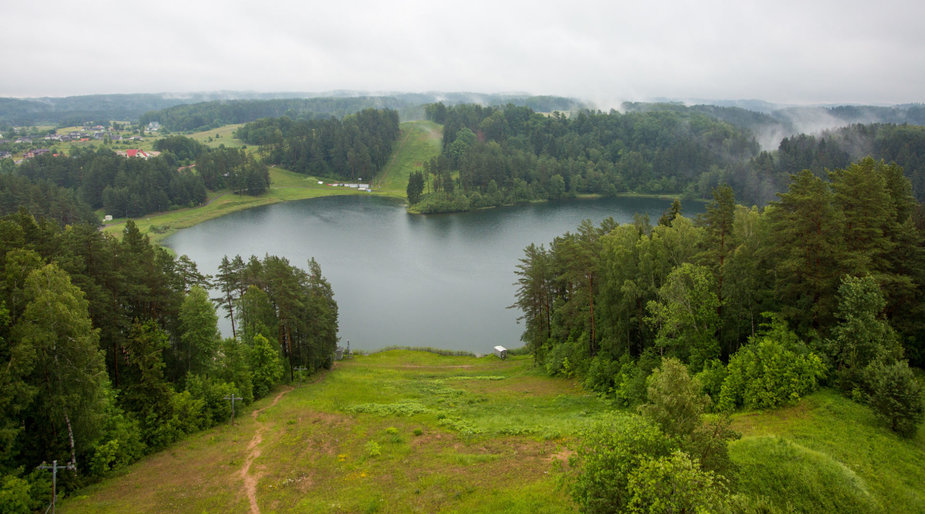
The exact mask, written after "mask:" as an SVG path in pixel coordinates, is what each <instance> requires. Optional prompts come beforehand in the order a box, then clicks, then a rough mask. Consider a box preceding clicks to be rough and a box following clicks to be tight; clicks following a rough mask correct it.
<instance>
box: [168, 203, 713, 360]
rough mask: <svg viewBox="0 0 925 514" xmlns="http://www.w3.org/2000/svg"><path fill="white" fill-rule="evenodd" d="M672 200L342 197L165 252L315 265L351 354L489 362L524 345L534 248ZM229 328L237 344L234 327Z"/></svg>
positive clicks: (194, 237)
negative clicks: (425, 203) (586, 223)
mask: <svg viewBox="0 0 925 514" xmlns="http://www.w3.org/2000/svg"><path fill="white" fill-rule="evenodd" d="M670 203H671V202H670V201H668V200H660V199H652V198H619V199H592V200H563V201H559V202H553V203H542V204H530V205H522V206H516V207H504V208H498V209H490V210H483V211H477V212H470V213H460V214H441V215H428V216H420V215H410V214H408V213H407V212H406V211H405V208H404V205H403V204H402V203H401V202H398V201H395V200H390V199H386V198H379V197H374V196H335V197H326V198H316V199H311V200H302V201H296V202H287V203H280V204H275V205H268V206H264V207H257V208H254V209H249V210H245V211H239V212H236V213H232V214H229V215H227V216H223V217H221V218H217V219H214V220H210V221H207V222H204V223H201V224H199V225H196V226H194V227H191V228H188V229H184V230H181V231H179V232H177V233H176V234H174V235H172V236H171V237H169V238H167V239H166V240H165V241H164V244H165V245H166V246H169V247H170V248H173V249H174V250H175V251H176V252H177V254H178V255H182V254H186V255H188V256H189V257H190V258H191V259H193V260H194V261H195V262H196V263H197V264H198V266H199V270H200V272H203V273H209V274H215V273H216V271H217V269H218V265H219V262H221V259H222V257H223V256H225V255H228V256H229V258H230V257H233V256H234V255H241V256H242V257H243V258H244V259H245V260H247V258H248V257H249V256H250V255H256V256H258V257H260V258H263V257H264V256H265V255H267V254H269V255H278V256H281V257H286V258H288V259H289V262H290V263H291V264H293V265H297V266H300V267H302V268H307V264H306V263H307V262H308V259H309V258H310V257H314V258H315V260H317V261H318V263H319V264H320V265H321V271H322V273H323V274H324V276H325V277H326V278H327V279H328V281H329V282H330V283H331V286H332V287H333V288H334V299H335V300H336V301H337V304H338V308H339V313H340V317H339V321H340V337H341V344H342V345H345V344H346V343H347V341H349V342H350V347H351V349H354V350H367V351H371V350H376V349H380V348H383V347H386V346H429V347H433V348H444V349H451V350H466V351H470V352H474V353H479V354H483V353H489V352H490V351H491V348H492V347H493V346H494V345H503V346H506V347H508V348H516V347H519V346H522V343H521V342H520V335H521V333H522V331H523V328H522V326H521V325H518V323H517V321H516V320H517V318H518V316H520V314H521V313H520V311H519V310H518V309H508V308H507V307H508V306H509V305H511V304H512V303H514V291H515V287H514V285H513V284H514V282H515V280H516V277H515V275H514V271H515V266H516V265H517V263H518V260H519V259H520V258H521V257H522V256H523V249H524V248H525V247H526V246H527V245H529V244H530V243H536V244H537V245H539V244H544V245H546V246H547V247H548V246H549V242H550V241H552V239H553V238H554V237H556V236H558V235H561V234H563V233H565V232H567V231H572V232H574V231H575V230H576V228H577V227H578V224H579V223H581V221H582V220H583V219H586V218H587V219H591V220H592V221H593V222H594V223H595V224H599V223H600V222H601V221H602V220H603V219H605V218H607V217H608V216H612V217H613V218H614V219H615V220H616V221H617V222H619V223H626V222H630V221H632V219H633V215H634V214H636V213H640V214H648V215H649V217H650V219H651V220H652V222H653V223H655V222H657V220H658V218H659V216H661V213H662V212H663V211H665V210H666V209H667V208H668V207H669V205H670ZM694 208H695V209H699V210H702V206H701V205H700V204H697V205H696V206H695V207H694ZM685 215H687V216H691V215H692V214H691V213H690V212H689V211H685ZM221 322H222V323H221V325H222V327H221V328H222V332H223V333H224V334H225V335H226V336H229V335H230V333H231V329H230V324H228V323H227V320H224V319H221Z"/></svg>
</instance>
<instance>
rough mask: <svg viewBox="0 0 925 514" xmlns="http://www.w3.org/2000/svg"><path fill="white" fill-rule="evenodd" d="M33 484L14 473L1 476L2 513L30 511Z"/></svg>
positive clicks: (0, 499)
mask: <svg viewBox="0 0 925 514" xmlns="http://www.w3.org/2000/svg"><path fill="white" fill-rule="evenodd" d="M30 489H31V486H30V484H29V482H28V481H26V480H23V479H21V478H19V477H16V476H14V475H3V476H2V477H0V514H6V513H10V514H13V513H23V514H25V513H28V512H32V509H31V508H29V506H30V504H31V500H32V498H31V491H30Z"/></svg>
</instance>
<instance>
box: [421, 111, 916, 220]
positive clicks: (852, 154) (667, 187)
mask: <svg viewBox="0 0 925 514" xmlns="http://www.w3.org/2000/svg"><path fill="white" fill-rule="evenodd" d="M627 107H628V109H627V111H626V112H625V113H619V112H616V111H610V112H609V113H603V112H600V111H581V112H579V113H577V114H576V115H572V116H565V115H560V114H553V115H543V114H539V113H536V112H534V111H532V110H531V109H529V108H525V107H516V106H513V105H508V106H504V107H482V106H479V105H457V106H449V107H448V106H445V105H443V104H439V103H438V104H431V105H429V106H428V107H427V115H428V117H429V118H430V119H431V120H433V121H435V122H438V123H442V124H444V135H443V151H442V152H441V154H440V155H439V156H438V157H436V158H434V159H431V160H430V161H428V162H426V163H424V164H423V166H422V168H421V170H420V175H419V176H418V175H415V176H413V177H412V179H411V183H410V185H409V189H408V191H409V194H410V195H409V200H410V201H411V203H412V204H413V206H414V209H415V210H416V211H418V212H423V213H428V212H446V211H465V210H469V209H474V208H480V207H487V206H496V205H509V204H515V203H520V202H527V201H533V200H546V199H557V198H562V197H566V196H575V195H581V194H602V195H616V194H618V193H626V192H633V193H645V194H680V195H681V197H682V198H684V199H685V200H695V199H708V198H709V196H710V193H711V191H712V190H713V188H715V187H717V186H719V185H721V184H728V185H730V186H731V187H733V189H734V190H735V191H736V192H737V194H738V195H739V197H740V199H741V201H743V202H744V203H747V204H756V205H765V204H767V203H768V202H770V201H773V200H774V199H775V197H776V196H775V195H776V194H777V193H778V192H781V191H783V190H785V189H786V187H787V184H788V182H789V176H790V175H791V174H793V173H797V172H799V171H801V170H803V169H810V170H812V171H813V172H814V173H816V174H817V175H818V176H824V174H825V171H826V170H827V169H835V168H837V167H845V166H847V165H848V164H849V163H850V162H853V161H856V160H858V159H860V158H862V157H865V156H867V155H870V156H872V157H874V158H875V159H883V160H885V161H887V162H896V163H897V164H899V165H900V166H902V167H903V168H904V170H905V173H906V176H907V177H909V179H910V180H911V181H912V183H913V185H914V188H915V191H916V195H917V198H918V199H919V200H921V199H922V197H921V196H920V195H922V194H925V193H923V191H925V168H923V161H922V158H923V157H925V127H921V126H915V125H896V124H868V125H861V124H855V125H850V126H848V127H844V128H841V129H834V130H830V131H826V132H823V133H821V134H820V135H818V136H812V135H806V134H799V135H794V136H790V137H785V138H783V139H782V140H781V141H780V143H779V145H778V148H777V150H774V151H766V150H765V151H762V150H761V147H760V145H759V143H758V141H757V138H756V132H755V131H756V130H760V129H761V127H762V124H761V123H762V122H766V123H767V124H770V125H774V124H777V123H779V122H778V121H777V120H775V119H774V118H771V117H769V116H767V115H763V114H760V113H753V112H749V111H744V110H741V109H731V108H727V109H726V110H722V109H720V108H711V109H704V108H703V107H701V106H694V107H684V106H680V105H660V104H654V105H648V104H647V105H646V106H645V107H643V106H642V105H627ZM717 113H720V114H717ZM724 119H726V120H730V121H724ZM756 120H757V121H756ZM765 128H767V127H765Z"/></svg>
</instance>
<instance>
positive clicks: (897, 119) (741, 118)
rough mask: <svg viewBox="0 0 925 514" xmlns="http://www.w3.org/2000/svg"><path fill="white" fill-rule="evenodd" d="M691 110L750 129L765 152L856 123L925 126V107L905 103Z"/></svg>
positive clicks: (652, 107)
mask: <svg viewBox="0 0 925 514" xmlns="http://www.w3.org/2000/svg"><path fill="white" fill-rule="evenodd" d="M686 105H687V104H686V103H680V102H655V103H639V102H628V103H624V104H623V109H624V110H625V111H627V112H651V111H658V110H681V109H685V108H687V107H686ZM690 108H691V109H693V110H695V111H698V112H702V113H704V114H707V115H709V116H712V117H714V118H716V119H719V120H721V121H725V122H726V123H729V124H731V125H735V126H737V127H740V128H745V129H748V130H750V131H751V132H752V134H754V135H755V138H756V139H757V140H758V143H759V144H761V147H762V148H764V149H765V150H774V149H777V147H778V145H779V144H780V142H781V140H783V139H784V138H786V137H790V136H794V135H797V134H810V135H813V134H820V133H822V132H823V131H826V130H831V129H835V128H839V127H846V126H848V125H854V124H856V123H862V124H876V123H893V124H898V125H902V124H908V125H925V104H904V105H893V106H888V107H883V106H873V105H838V106H784V105H775V104H771V103H767V102H762V101H759V100H747V101H712V102H711V103H699V104H695V105H693V106H691V107H690Z"/></svg>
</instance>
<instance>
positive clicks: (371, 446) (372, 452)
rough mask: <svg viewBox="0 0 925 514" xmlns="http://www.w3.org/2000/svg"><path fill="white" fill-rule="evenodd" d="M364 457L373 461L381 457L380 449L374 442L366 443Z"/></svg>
mask: <svg viewBox="0 0 925 514" xmlns="http://www.w3.org/2000/svg"><path fill="white" fill-rule="evenodd" d="M365 450H366V457H367V458H370V459H374V458H376V457H379V456H381V455H382V447H381V446H379V443H377V442H376V441H366V446H365Z"/></svg>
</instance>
